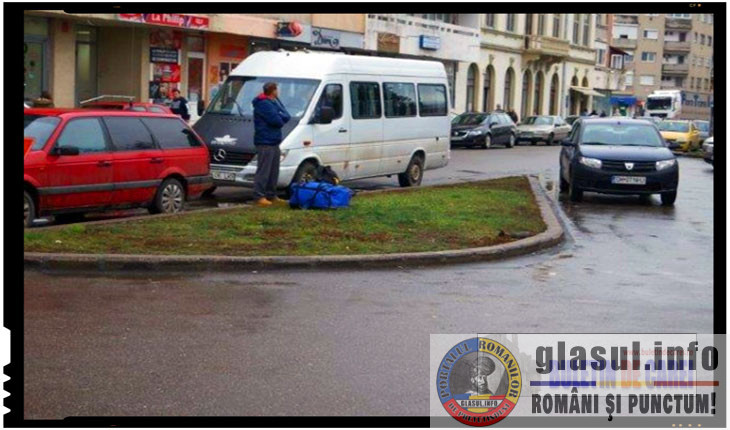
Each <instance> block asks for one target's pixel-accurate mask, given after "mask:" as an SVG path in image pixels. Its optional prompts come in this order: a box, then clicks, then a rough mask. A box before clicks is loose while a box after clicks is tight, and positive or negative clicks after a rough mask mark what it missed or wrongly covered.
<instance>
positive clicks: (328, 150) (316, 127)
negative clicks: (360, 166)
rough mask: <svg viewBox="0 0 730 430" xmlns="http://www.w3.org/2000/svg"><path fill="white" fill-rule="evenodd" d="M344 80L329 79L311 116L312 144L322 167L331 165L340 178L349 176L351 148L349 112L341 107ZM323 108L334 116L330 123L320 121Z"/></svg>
mask: <svg viewBox="0 0 730 430" xmlns="http://www.w3.org/2000/svg"><path fill="white" fill-rule="evenodd" d="M344 91H345V81H344V80H328V82H327V83H326V84H325V85H324V87H323V89H322V93H321V94H320V96H319V100H318V101H317V105H316V107H315V109H314V112H313V114H312V119H311V121H310V122H311V123H312V142H313V145H314V148H315V150H316V151H317V155H318V156H319V158H320V160H321V161H322V164H323V165H325V166H331V167H332V169H333V170H334V171H335V172H336V173H337V175H338V176H339V177H340V178H341V179H347V178H348V177H349V176H351V175H350V172H349V167H351V166H349V165H348V163H347V159H348V158H347V157H348V147H349V146H350V109H349V107H346V106H344V102H343V101H344V94H345V93H344ZM323 107H328V108H331V109H332V110H333V111H334V113H335V114H334V117H333V119H332V122H331V123H329V124H322V123H321V122H320V112H321V109H322V108H323Z"/></svg>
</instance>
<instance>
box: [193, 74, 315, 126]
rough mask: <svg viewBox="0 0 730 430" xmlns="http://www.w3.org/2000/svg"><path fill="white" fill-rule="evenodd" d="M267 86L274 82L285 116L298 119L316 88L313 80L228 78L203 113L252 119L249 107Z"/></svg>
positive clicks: (251, 110)
mask: <svg viewBox="0 0 730 430" xmlns="http://www.w3.org/2000/svg"><path fill="white" fill-rule="evenodd" d="M267 82H276V84H277V86H278V89H279V100H280V101H281V102H282V104H284V107H285V108H286V110H287V111H288V112H289V114H290V115H291V116H292V117H294V118H300V117H301V116H302V115H304V112H305V111H306V110H307V106H309V101H310V100H311V99H312V95H314V91H315V90H316V89H317V86H318V85H319V81H318V80H316V79H292V78H276V77H263V76H257V77H251V76H231V77H229V78H228V79H227V80H226V82H225V83H224V84H223V86H222V87H221V88H220V89H219V90H218V92H217V93H216V95H215V97H214V98H213V101H212V102H211V103H210V106H209V107H208V110H207V113H216V114H224V115H240V116H252V115H253V104H252V103H251V102H252V101H253V99H254V97H256V96H257V95H259V94H261V92H262V91H263V86H264V84H265V83H267Z"/></svg>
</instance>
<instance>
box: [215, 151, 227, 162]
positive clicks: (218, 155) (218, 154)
mask: <svg viewBox="0 0 730 430" xmlns="http://www.w3.org/2000/svg"><path fill="white" fill-rule="evenodd" d="M213 159H214V160H215V161H223V160H225V159H226V150H225V149H223V148H221V149H219V150H217V151H215V154H213Z"/></svg>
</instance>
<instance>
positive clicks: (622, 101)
mask: <svg viewBox="0 0 730 430" xmlns="http://www.w3.org/2000/svg"><path fill="white" fill-rule="evenodd" d="M610 102H611V115H619V116H634V114H635V113H636V106H637V103H638V100H637V99H636V97H634V96H632V95H613V96H611V98H610Z"/></svg>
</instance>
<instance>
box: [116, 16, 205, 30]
mask: <svg viewBox="0 0 730 430" xmlns="http://www.w3.org/2000/svg"><path fill="white" fill-rule="evenodd" d="M119 19H121V20H123V21H132V22H139V23H144V24H156V25H169V26H172V27H180V28H192V29H197V30H205V29H207V28H208V26H209V25H210V20H209V19H208V18H206V17H202V16H192V15H183V14H180V13H120V14H119Z"/></svg>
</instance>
